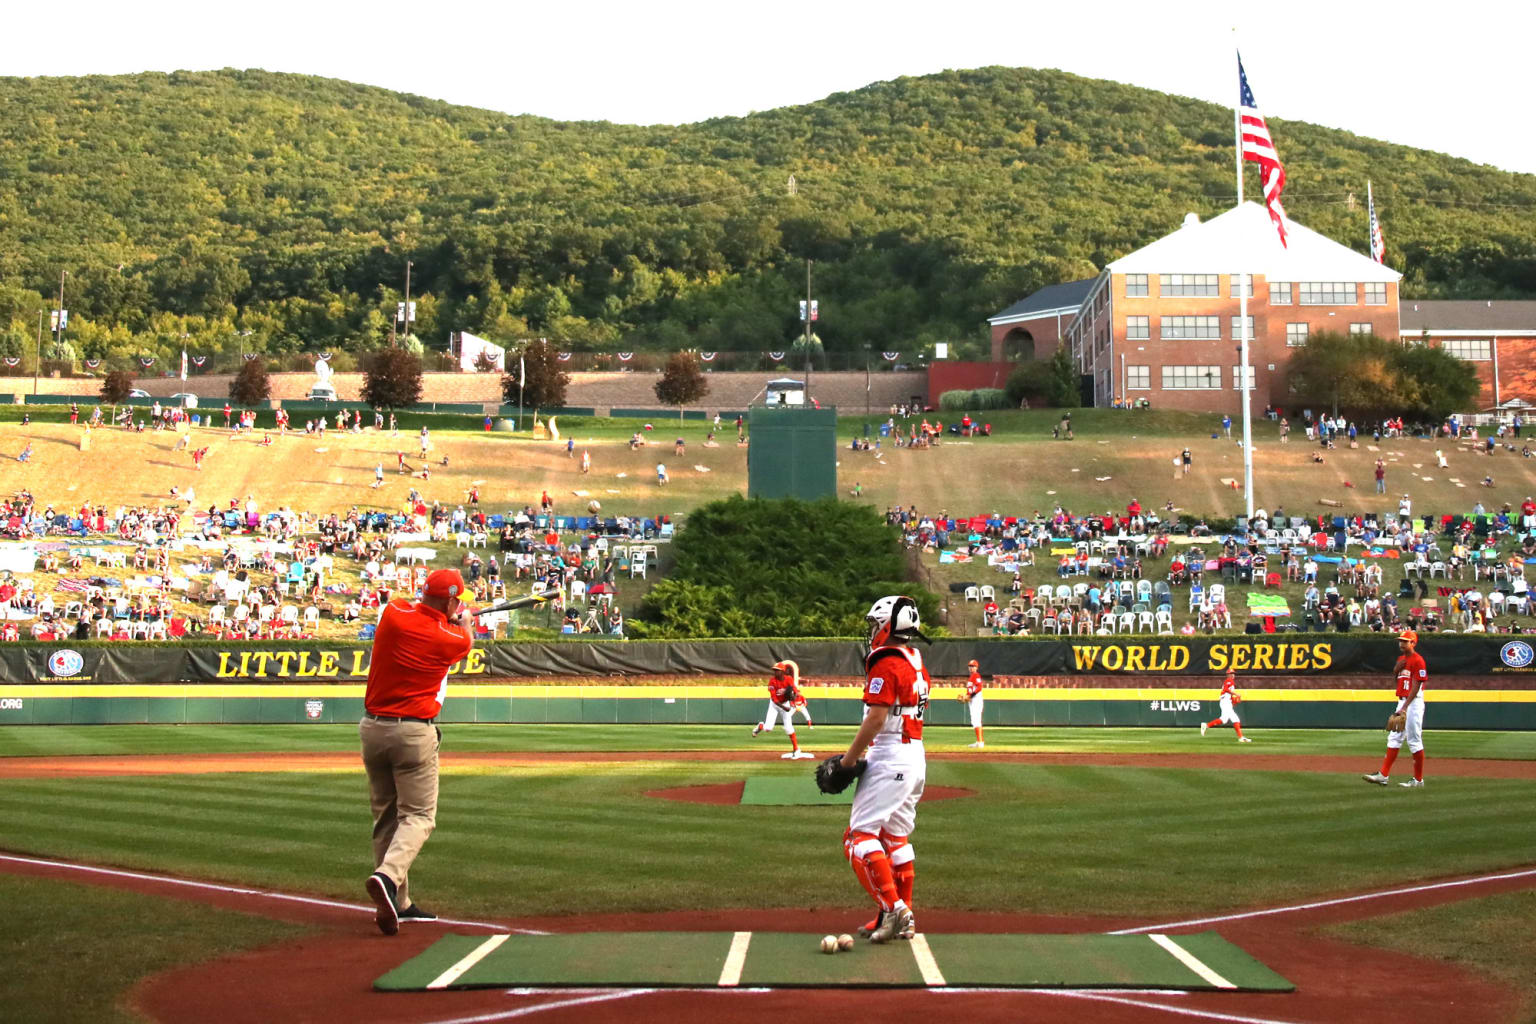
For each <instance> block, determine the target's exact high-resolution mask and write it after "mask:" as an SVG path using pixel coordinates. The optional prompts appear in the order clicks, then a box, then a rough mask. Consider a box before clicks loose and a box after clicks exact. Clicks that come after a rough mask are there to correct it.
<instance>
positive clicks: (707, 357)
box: [699, 352, 719, 363]
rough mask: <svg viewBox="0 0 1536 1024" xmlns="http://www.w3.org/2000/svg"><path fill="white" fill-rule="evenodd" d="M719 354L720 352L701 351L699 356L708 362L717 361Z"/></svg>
mask: <svg viewBox="0 0 1536 1024" xmlns="http://www.w3.org/2000/svg"><path fill="white" fill-rule="evenodd" d="M717 355H719V353H718V352H700V353H699V358H700V359H702V360H704V361H705V362H706V363H712V362H714V361H715V356H717Z"/></svg>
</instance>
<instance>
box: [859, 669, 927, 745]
mask: <svg viewBox="0 0 1536 1024" xmlns="http://www.w3.org/2000/svg"><path fill="white" fill-rule="evenodd" d="M864 673H865V680H864V703H865V704H866V705H877V704H878V705H885V706H886V707H889V708H890V709H891V718H890V720H889V721H888V722H887V723H886V727H885V733H883V734H882V735H881V736H877V737H876V738H875V742H876V743H879V742H880V741H881V739H883V738H884V736H885V735H887V734H890V735H895V734H897V733H899V734H900V736H901V742H903V743H910V742H912V741H913V740H921V739H922V738H923V715H924V713H925V712H926V711H927V709H928V687H929V678H928V669H927V668H925V667H924V666H923V657H922V655H920V654H918V653H917V651H915V650H913V649H912V648H910V647H877V648H876V649H875V650H873V651H871V652H870V653H869V657H867V658H865V659H864Z"/></svg>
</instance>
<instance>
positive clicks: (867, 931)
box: [859, 910, 885, 939]
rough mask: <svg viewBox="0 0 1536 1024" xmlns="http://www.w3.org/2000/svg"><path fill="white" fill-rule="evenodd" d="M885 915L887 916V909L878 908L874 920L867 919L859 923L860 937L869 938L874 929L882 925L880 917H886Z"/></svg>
mask: <svg viewBox="0 0 1536 1024" xmlns="http://www.w3.org/2000/svg"><path fill="white" fill-rule="evenodd" d="M884 916H885V911H883V910H877V911H876V912H875V917H874V920H872V921H865V922H864V923H863V924H861V925H859V937H860V938H865V939H867V938H869V936H870V935H871V934H872V933H873V932H874V930H875V929H876V928H879V927H880V919H881V918H882V917H884Z"/></svg>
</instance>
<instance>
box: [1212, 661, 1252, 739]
mask: <svg viewBox="0 0 1536 1024" xmlns="http://www.w3.org/2000/svg"><path fill="white" fill-rule="evenodd" d="M1217 700H1218V702H1219V703H1220V704H1221V717H1220V718H1213V719H1211V720H1210V721H1209V722H1201V723H1200V735H1201V736H1204V735H1205V731H1206V730H1207V729H1214V728H1216V726H1218V725H1226V724H1227V723H1228V722H1231V723H1232V728H1233V729H1235V730H1236V731H1237V742H1239V743H1252V742H1253V741H1252V740H1250V739H1249V738H1248V737H1247V736H1244V735H1243V721H1242V719H1240V718H1238V717H1237V710H1236V708H1235V705H1237V704H1241V703H1242V702H1243V695H1242V694H1240V693H1238V692H1237V683H1236V682H1235V681H1234V680H1233V678H1232V670H1231V669H1227V678H1226V679H1225V680H1224V681H1223V682H1222V684H1221V696H1220V697H1219V698H1217Z"/></svg>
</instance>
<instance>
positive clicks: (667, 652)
mask: <svg viewBox="0 0 1536 1024" xmlns="http://www.w3.org/2000/svg"><path fill="white" fill-rule="evenodd" d="M1533 641H1536V637H1533V640H1532V641H1528V640H1525V639H1523V638H1520V637H1511V636H1463V635H1446V634H1440V635H1435V636H1428V637H1426V638H1425V639H1424V642H1423V644H1422V645H1421V648H1420V649H1421V651H1422V653H1423V655H1424V658H1425V660H1426V661H1427V662H1428V664H1429V671H1430V676H1431V678H1433V677H1437V676H1460V675H1472V676H1489V675H1510V676H1516V677H1518V676H1520V675H1536V647H1533ZM371 651H372V648H371V647H369V646H367V645H363V644H340V645H320V644H317V645H315V646H314V647H312V648H308V649H298V648H266V649H264V648H262V647H261V646H260V645H258V644H249V645H237V644H231V645H229V646H227V647H219V646H187V647H176V646H158V645H143V646H139V645H134V644H122V645H81V646H79V647H63V646H59V647H49V646H11V647H6V648H3V649H0V681H3V683H73V682H89V683H140V682H156V683H176V682H185V683H202V682H206V683H219V682H244V683H278V682H300V681H307V680H315V681H343V682H345V681H361V680H363V679H366V678H367V676H368V659H369V656H370V654H371ZM924 658H925V660H926V661H927V664H928V666H929V670H930V671H931V672H932V674H933V675H934V676H936V677H939V678H949V677H964V676H965V675H966V674H967V670H966V662H967V661H968V660H969V659H971V658H976V659H977V660H978V661H979V662H980V663H981V672H982V675H983V676H986V677H989V678H995V677H1009V676H1033V677H1049V676H1075V677H1095V676H1111V677H1117V676H1125V677H1131V678H1138V679H1155V678H1158V677H1160V676H1200V675H1212V676H1220V675H1222V674H1224V673H1225V672H1226V671H1227V670H1228V669H1231V670H1232V671H1233V672H1235V673H1236V674H1237V675H1239V676H1241V677H1244V678H1245V679H1247V680H1248V681H1249V684H1250V685H1262V682H1261V681H1262V679H1263V678H1264V677H1265V676H1276V677H1291V678H1294V677H1297V676H1313V675H1316V676H1330V675H1350V676H1373V675H1383V676H1385V675H1387V674H1389V673H1391V671H1392V670H1393V667H1394V665H1395V663H1396V659H1397V645H1396V644H1395V643H1394V641H1393V640H1392V638H1391V637H1383V636H1377V635H1370V636H1365V635H1351V634H1337V633H1322V634H1280V635H1277V636H1274V637H1269V636H1265V637H1249V636H1242V637H1225V636H1203V637H1151V636H1148V637H1145V638H1142V637H1115V638H1108V637H1104V638H1101V637H1083V638H1081V639H1071V640H1069V639H1062V640H1043V639H1040V640H1036V639H1030V640H1006V639H997V640H992V639H977V640H941V641H940V642H938V643H936V644H934V645H933V646H931V647H927V648H924ZM784 659H790V660H793V661H795V662H797V663H798V664H799V666H800V673H801V676H802V677H805V678H808V679H811V680H814V679H816V678H850V677H859V676H861V675H862V674H863V658H862V656H861V654H860V650H859V646H858V644H857V643H855V642H853V641H849V640H794V641H773V640H740V641H734V640H720V641H627V642H625V641H601V642H566V643H500V644H490V645H487V646H484V647H477V648H475V649H474V650H473V651H471V652H470V654H469V656H468V657H467V658H465V659H464V660H463V661H461V662H459V663H458V664H456V665H454V666H453V668H452V669H451V670H450V672H449V675H450V677H452V678H455V679H460V680H465V681H474V680H483V679H532V678H543V677H561V676H584V677H604V676H606V677H613V678H623V677H625V676H655V675H662V676H755V675H761V676H763V677H764V678H766V677H767V675H768V674H769V671H770V668H771V666H772V665H773V663H774V662H776V661H780V660H784Z"/></svg>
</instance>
